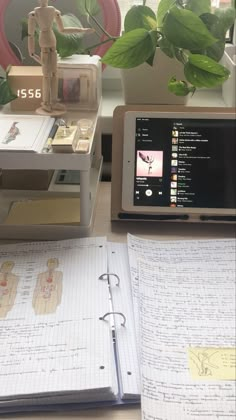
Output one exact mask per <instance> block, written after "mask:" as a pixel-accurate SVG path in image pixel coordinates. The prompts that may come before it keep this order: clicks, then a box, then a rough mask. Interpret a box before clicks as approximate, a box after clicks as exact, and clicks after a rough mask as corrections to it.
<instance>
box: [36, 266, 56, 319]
mask: <svg viewBox="0 0 236 420" xmlns="http://www.w3.org/2000/svg"><path fill="white" fill-rule="evenodd" d="M58 266H59V261H58V259H57V258H50V259H49V260H48V261H47V270H46V271H45V272H43V273H40V274H39V275H38V278H37V283H36V287H35V290H34V294H33V302H32V305H33V308H34V311H35V314H36V315H46V314H50V313H54V312H56V309H57V307H58V305H60V303H61V297H62V272H61V271H58V270H57V267H58Z"/></svg>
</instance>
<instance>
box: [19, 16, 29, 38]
mask: <svg viewBox="0 0 236 420" xmlns="http://www.w3.org/2000/svg"><path fill="white" fill-rule="evenodd" d="M20 24H21V40H22V41H23V39H25V38H27V37H28V20H27V19H26V18H25V19H22V20H21V21H20Z"/></svg>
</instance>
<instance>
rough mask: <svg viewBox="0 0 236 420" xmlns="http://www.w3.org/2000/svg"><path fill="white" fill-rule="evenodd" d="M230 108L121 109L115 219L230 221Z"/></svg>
mask: <svg viewBox="0 0 236 420" xmlns="http://www.w3.org/2000/svg"><path fill="white" fill-rule="evenodd" d="M235 160H236V124H235V114H234V113H233V112H232V111H231V112H224V113H219V112H214V111H212V112H201V110H199V112H191V110H189V111H188V112H165V111H164V112H159V111H127V112H126V113H125V118H124V144H123V168H122V199H121V207H122V211H121V212H120V215H119V218H120V219H124V220H136V219H137V220H138V219H143V220H173V221H190V222H193V221H195V222H201V221H209V222H211V221H212V222H235V221H236V162H235Z"/></svg>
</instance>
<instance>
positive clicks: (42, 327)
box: [0, 238, 117, 409]
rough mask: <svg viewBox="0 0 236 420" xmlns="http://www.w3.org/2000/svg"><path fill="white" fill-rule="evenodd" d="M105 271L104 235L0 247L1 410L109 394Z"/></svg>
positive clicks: (111, 390)
mask: <svg viewBox="0 0 236 420" xmlns="http://www.w3.org/2000/svg"><path fill="white" fill-rule="evenodd" d="M91 261H93V264H91ZM106 271H107V251H106V240H105V238H91V239H75V240H68V241H59V242H41V243H30V244H16V245H15V246H14V245H5V246H0V366H1V371H0V384H1V387H0V407H1V409H2V408H3V407H4V406H9V405H10V406H12V405H14V404H18V405H20V404H21V403H22V402H25V404H30V403H34V404H43V403H44V398H45V399H46V402H47V403H53V402H55V401H57V400H59V402H66V401H70V402H73V401H76V402H79V401H81V400H82V401H83V402H84V401H87V400H91V398H92V399H97V400H100V399H102V400H103V399H104V396H105V398H108V400H109V399H112V398H114V394H116V392H117V389H116V378H115V376H114V354H113V352H112V340H111V331H110V325H109V322H103V321H101V320H100V319H99V318H100V317H101V316H102V315H103V314H104V313H106V312H108V311H109V309H110V306H109V290H108V287H107V284H105V282H101V281H99V280H98V278H99V276H100V275H101V274H102V273H104V272H106ZM14 279H16V280H17V283H16V282H15V284H16V286H15V288H14V289H13V286H14ZM13 290H14V299H12V296H13V295H12V291H13ZM9 305H10V306H9ZM5 307H6V308H7V310H5ZM58 395H60V396H61V397H60V399H59V398H58ZM91 395H92V397H91ZM49 396H50V399H49V398H48V397H49Z"/></svg>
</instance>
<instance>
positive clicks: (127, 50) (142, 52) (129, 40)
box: [102, 29, 156, 69]
mask: <svg viewBox="0 0 236 420" xmlns="http://www.w3.org/2000/svg"><path fill="white" fill-rule="evenodd" d="M155 50H156V32H149V31H146V30H145V29H134V30H133V31H130V32H127V33H125V34H124V35H122V36H121V37H120V38H119V39H117V41H115V42H114V44H113V45H112V46H111V48H109V50H108V51H107V52H106V54H105V55H104V56H103V58H102V62H103V63H105V64H108V65H110V66H112V67H118V68H124V69H125V68H126V69H128V68H132V67H136V66H139V65H140V64H142V63H144V62H145V61H146V60H148V59H149V58H150V57H151V55H152V54H154V52H155Z"/></svg>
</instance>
